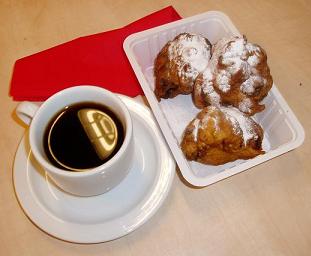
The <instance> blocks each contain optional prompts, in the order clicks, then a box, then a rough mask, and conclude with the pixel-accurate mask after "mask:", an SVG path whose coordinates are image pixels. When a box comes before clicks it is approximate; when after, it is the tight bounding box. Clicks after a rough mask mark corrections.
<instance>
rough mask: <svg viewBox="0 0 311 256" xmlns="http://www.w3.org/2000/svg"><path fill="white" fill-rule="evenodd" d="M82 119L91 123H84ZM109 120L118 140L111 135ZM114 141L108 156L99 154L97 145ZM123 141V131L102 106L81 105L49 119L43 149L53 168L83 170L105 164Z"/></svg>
mask: <svg viewBox="0 0 311 256" xmlns="http://www.w3.org/2000/svg"><path fill="white" fill-rule="evenodd" d="M81 113H82V114H83V116H84V117H83V116H82V118H81ZM99 113H102V114H99ZM107 116H108V117H107ZM103 117H105V118H103ZM107 118H108V119H107ZM85 119H87V120H91V121H90V122H88V123H86V124H85V121H84V120H85ZM107 120H108V121H107ZM109 120H110V121H111V120H112V121H113V123H114V126H113V127H114V128H115V130H116V131H117V137H114V134H112V133H111V130H113V127H112V125H111V123H112V122H110V121H109ZM90 133H91V135H92V136H90ZM98 134H99V135H98ZM102 134H104V137H105V140H104V139H103V135H102ZM94 136H95V140H94ZM97 136H98V137H97ZM91 137H93V138H91ZM114 139H115V145H114V147H113V148H112V149H111V152H109V155H108V156H107V157H106V155H105V154H101V153H100V152H99V150H98V147H97V146H98V143H99V142H100V144H99V146H101V144H103V145H104V146H105V145H106V146H107V147H109V141H111V142H113V141H114ZM123 140H124V128H123V126H122V123H121V121H120V119H119V118H118V117H117V115H116V114H114V113H113V111H111V110H110V109H109V108H107V107H105V106H104V105H101V104H97V103H92V102H83V103H78V104H74V105H71V106H68V107H66V108H64V109H63V110H62V111H60V112H59V113H57V114H56V115H55V116H54V118H52V119H51V120H50V122H49V124H48V126H47V127H46V130H45V134H44V150H45V153H46V155H47V156H48V158H49V160H50V161H51V162H52V164H53V165H55V166H57V167H59V168H62V169H67V170H69V171H71V170H82V169H89V168H94V167H97V166H99V165H101V164H103V163H105V162H107V161H108V160H109V159H111V158H112V157H113V156H114V155H115V154H116V153H117V152H118V150H119V149H120V147H121V145H122V143H123ZM94 141H95V143H94ZM107 141H108V144H107ZM108 151H109V149H108Z"/></svg>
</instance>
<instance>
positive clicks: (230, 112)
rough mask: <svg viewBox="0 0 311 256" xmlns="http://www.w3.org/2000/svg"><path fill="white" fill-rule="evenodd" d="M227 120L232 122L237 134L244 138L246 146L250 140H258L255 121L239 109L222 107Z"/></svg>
mask: <svg viewBox="0 0 311 256" xmlns="http://www.w3.org/2000/svg"><path fill="white" fill-rule="evenodd" d="M220 109H221V111H222V112H223V113H225V115H226V118H227V119H228V120H229V121H230V122H231V124H232V126H233V129H234V131H235V132H236V134H240V132H241V131H242V134H240V135H241V136H242V137H243V141H244V144H245V145H246V144H247V142H248V141H249V140H250V139H257V138H258V136H257V134H256V132H255V131H254V128H253V121H252V119H251V118H250V117H247V116H245V115H243V114H242V113H241V112H240V111H239V110H238V109H236V108H233V107H221V108H220Z"/></svg>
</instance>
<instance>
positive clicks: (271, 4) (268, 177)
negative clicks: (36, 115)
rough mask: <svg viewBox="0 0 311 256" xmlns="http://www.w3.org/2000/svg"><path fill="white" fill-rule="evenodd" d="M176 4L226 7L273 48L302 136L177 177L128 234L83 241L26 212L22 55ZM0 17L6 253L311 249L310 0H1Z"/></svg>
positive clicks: (1, 231) (185, 12) (0, 164)
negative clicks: (17, 84) (17, 82)
mask: <svg viewBox="0 0 311 256" xmlns="http://www.w3.org/2000/svg"><path fill="white" fill-rule="evenodd" d="M170 4H172V5H173V6H174V7H175V9H176V10H177V11H178V12H179V13H180V14H181V15H182V16H183V17H189V16H192V15H195V14H198V13H201V12H205V11H208V10H220V11H223V12H225V13H226V14H227V15H228V16H229V17H230V18H231V19H232V21H233V22H234V24H235V25H236V26H237V27H238V29H239V30H240V31H241V32H242V33H243V34H246V35H247V36H248V38H249V40H250V41H252V42H257V43H258V44H260V45H262V46H263V47H264V48H265V49H266V51H267V53H268V62H269V65H270V68H271V72H272V75H273V78H274V81H275V83H276V85H277V87H278V88H279V90H280V92H281V93H282V95H283V96H284V98H285V99H286V101H287V102H288V104H289V105H290V107H291V108H292V109H293V111H294V113H295V114H296V115H297V117H298V119H299V120H300V121H301V123H302V125H303V126H304V128H305V131H306V139H305V142H304V144H303V145H302V146H301V147H299V148H298V149H296V150H294V151H291V152H289V153H287V154H284V155H282V156H280V157H277V158H275V159H273V160H271V161H269V162H266V163H264V164H261V165H259V166H257V167H254V168H252V169H250V170H248V171H245V172H243V173H240V174H238V175H235V176H233V177H231V178H228V179H226V180H223V181H221V182H218V183H216V184H214V185H211V186H208V187H206V188H203V189H193V188H190V187H188V186H186V185H185V184H184V183H183V182H182V181H181V179H180V178H179V177H178V176H176V177H175V180H174V182H173V186H172V189H171V192H170V194H169V196H168V198H167V200H166V201H165V203H164V205H163V206H162V207H161V208H160V210H159V211H158V212H157V213H156V215H155V216H154V217H153V218H152V219H151V220H150V221H148V222H147V223H146V224H144V225H143V226H142V227H140V228H139V229H138V230H136V231H135V232H133V233H131V234H130V235H127V236H125V237H123V238H121V239H117V240H115V241H111V242H107V243H101V244H93V245H81V244H72V243H68V242H64V241H60V240H58V239H55V238H53V237H51V236H49V235H48V234H46V233H44V232H43V231H41V230H40V229H38V228H37V227H36V226H35V225H33V224H32V222H31V221H30V220H29V219H28V218H27V217H26V216H25V214H24V213H23V211H22V210H21V208H20V206H19V204H18V202H17V199H16V196H15V194H14V187H13V183H12V166H13V160H14V155H15V152H16V149H17V146H18V143H19V141H20V139H21V138H22V136H23V134H24V132H25V127H23V126H22V125H21V124H20V123H19V122H18V121H17V120H16V118H15V116H14V109H15V107H16V105H17V102H14V101H12V99H11V98H10V97H9V95H8V92H9V86H10V85H9V83H10V79H11V75H12V68H13V64H14V62H15V61H16V60H17V59H19V58H21V57H24V56H26V55H30V54H32V53H35V52H38V51H41V50H44V49H46V48H49V47H51V46H55V45H57V44H60V43H63V42H66V41H68V40H71V39H74V38H76V37H79V36H83V35H88V34H93V33H98V32H101V31H105V30H110V29H114V28H118V27H120V26H123V25H126V24H128V23H130V22H132V21H134V20H136V19H138V18H141V17H143V16H145V15H147V14H149V13H152V12H154V11H156V10H159V9H161V8H163V7H165V6H168V5H170ZM0 24H1V25H0V53H1V57H0V90H1V91H0V92H1V93H0V104H1V105H0V115H1V121H0V132H1V139H0V152H1V154H0V156H1V158H0V255H6V256H13V255H23V256H25V255H58V256H60V255H67V256H69V255H88V256H89V255H125V256H126V255H161V256H162V255H179V256H180V255H196V256H198V255H231V256H232V255H239V256H241V255H253V256H255V255H259V256H262V255H311V157H310V152H311V142H310V137H309V136H308V135H309V131H310V128H311V118H310V113H311V104H310V102H311V84H310V82H311V29H310V27H311V2H310V1H309V0H300V1H294V0H291V1H280V0H274V1H273V0H270V1H257V0H248V1H241V0H236V1H225V0H224V1H208V0H200V1H164V0H163V1H161V0H154V1H139V0H132V1H119V0H113V1H110V0H109V1H101V0H92V1H87V0H79V1H75V0H71V1H52V0H50V1H48V0H42V1H35V0H25V1H18V0H16V1H13V0H12V1H9V0H1V1H0ZM308 152H309V153H308Z"/></svg>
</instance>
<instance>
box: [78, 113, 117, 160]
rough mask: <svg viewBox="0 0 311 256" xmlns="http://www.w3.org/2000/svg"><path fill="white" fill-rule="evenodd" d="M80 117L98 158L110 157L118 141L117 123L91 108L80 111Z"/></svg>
mask: <svg viewBox="0 0 311 256" xmlns="http://www.w3.org/2000/svg"><path fill="white" fill-rule="evenodd" d="M78 117H79V120H80V122H81V124H82V126H83V128H84V131H85V132H86V134H87V136H88V138H89V140H90V141H91V143H92V145H93V147H94V149H95V151H96V153H97V155H98V157H99V158H100V159H102V160H103V159H105V158H107V157H109V156H110V155H111V153H112V152H113V150H114V149H115V147H116V145H117V141H118V130H117V127H116V124H115V122H114V121H113V120H112V119H111V117H110V116H109V115H107V114H106V113H104V112H102V111H100V110H97V109H91V108H85V109H81V110H79V111H78Z"/></svg>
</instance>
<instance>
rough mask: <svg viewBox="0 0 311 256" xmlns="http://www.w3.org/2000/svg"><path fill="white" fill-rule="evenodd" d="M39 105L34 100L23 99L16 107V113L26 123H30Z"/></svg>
mask: <svg viewBox="0 0 311 256" xmlns="http://www.w3.org/2000/svg"><path fill="white" fill-rule="evenodd" d="M38 109H39V106H38V105H37V104H35V103H33V102H29V101H23V102H21V103H19V104H18V106H17V108H16V115H17V116H18V117H19V119H20V120H22V121H23V122H24V123H25V124H26V125H30V123H31V120H32V119H33V117H34V116H35V114H36V112H37V110H38Z"/></svg>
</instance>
